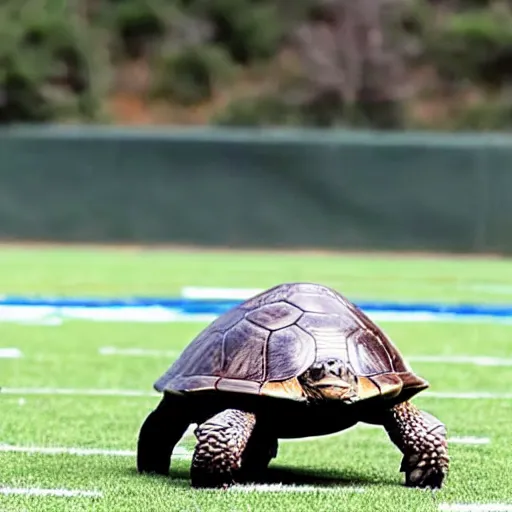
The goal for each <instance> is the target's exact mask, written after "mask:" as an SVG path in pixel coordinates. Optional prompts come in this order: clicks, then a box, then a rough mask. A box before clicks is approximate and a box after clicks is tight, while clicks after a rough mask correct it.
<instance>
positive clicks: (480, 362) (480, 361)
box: [406, 355, 512, 366]
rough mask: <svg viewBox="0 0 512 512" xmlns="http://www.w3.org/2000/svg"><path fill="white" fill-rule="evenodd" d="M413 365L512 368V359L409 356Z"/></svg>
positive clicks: (408, 358)
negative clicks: (437, 364)
mask: <svg viewBox="0 0 512 512" xmlns="http://www.w3.org/2000/svg"><path fill="white" fill-rule="evenodd" d="M406 359H407V360H408V361H411V363H448V364H474V365H476V366H512V359H510V358H505V357H492V356H462V355H461V356H407V357H406Z"/></svg>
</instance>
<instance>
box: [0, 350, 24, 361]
mask: <svg viewBox="0 0 512 512" xmlns="http://www.w3.org/2000/svg"><path fill="white" fill-rule="evenodd" d="M20 357H23V353H22V352H21V350H20V349H19V348H0V359H19V358H20Z"/></svg>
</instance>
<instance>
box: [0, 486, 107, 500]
mask: <svg viewBox="0 0 512 512" xmlns="http://www.w3.org/2000/svg"><path fill="white" fill-rule="evenodd" d="M0 494H4V495H6V496H12V495H23V496H57V497H62V498H101V497H103V493H102V492H99V491H81V490H75V489H40V488H37V487H0Z"/></svg>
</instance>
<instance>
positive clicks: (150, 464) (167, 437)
mask: <svg viewBox="0 0 512 512" xmlns="http://www.w3.org/2000/svg"><path fill="white" fill-rule="evenodd" d="M190 423H191V420H190V417H189V414H188V408H187V406H186V401H185V399H184V398H182V397H179V396H174V395H167V394H166V395H164V397H163V399H162V400H161V402H160V403H159V404H158V407H157V408H156V409H155V410H153V411H152V412H151V413H150V414H149V415H148V417H147V418H146V420H145V421H144V423H143V424H142V427H141V429H140V433H139V439H138V443H137V470H138V471H139V473H156V474H159V475H168V474H169V468H170V466H171V455H172V451H173V450H174V447H175V446H176V444H177V443H178V442H179V441H180V439H181V438H182V436H183V434H184V433H185V431H186V430H187V428H188V426H189V425H190Z"/></svg>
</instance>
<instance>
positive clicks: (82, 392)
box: [0, 388, 162, 398]
mask: <svg viewBox="0 0 512 512" xmlns="http://www.w3.org/2000/svg"><path fill="white" fill-rule="evenodd" d="M1 394H4V395H50V396H59V395H60V396H105V397H107V396H110V397H137V398H139V397H140V398H147V397H161V396H162V395H161V394H160V393H156V392H150V391H136V390H131V389H71V388H0V395H1Z"/></svg>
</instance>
